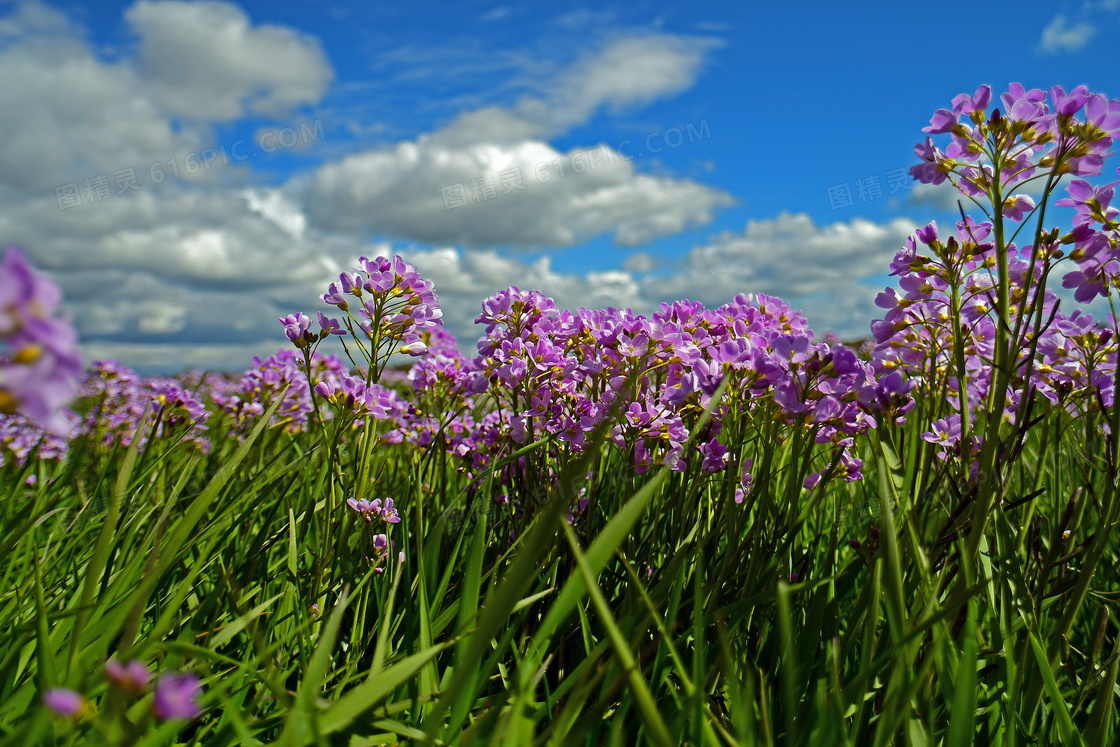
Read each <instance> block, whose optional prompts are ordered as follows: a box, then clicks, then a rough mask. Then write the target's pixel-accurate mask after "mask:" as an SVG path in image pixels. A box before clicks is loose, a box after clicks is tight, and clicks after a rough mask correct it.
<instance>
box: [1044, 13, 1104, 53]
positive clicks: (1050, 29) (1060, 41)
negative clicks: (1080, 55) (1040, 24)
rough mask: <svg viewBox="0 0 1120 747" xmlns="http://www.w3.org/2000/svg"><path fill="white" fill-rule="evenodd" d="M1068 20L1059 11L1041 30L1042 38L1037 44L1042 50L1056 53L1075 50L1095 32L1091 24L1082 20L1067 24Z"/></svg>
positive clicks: (1085, 42) (1082, 45)
mask: <svg viewBox="0 0 1120 747" xmlns="http://www.w3.org/2000/svg"><path fill="white" fill-rule="evenodd" d="M1067 24H1068V20H1067V19H1066V17H1065V16H1064V15H1062V14H1061V13H1059V14H1058V15H1056V16H1054V20H1052V21H1050V23H1049V24H1048V25H1047V26H1046V28H1045V29H1043V30H1042V39H1041V41H1040V42H1039V45H1040V47H1041V49H1042V51H1043V52H1048V53H1051V54H1056V53H1058V52H1076V51H1077V50H1079V49H1081V48H1082V47H1084V46H1085V45H1086V44H1088V43H1089V40H1090V39H1092V38H1093V35H1094V34H1095V33H1096V29H1095V28H1094V27H1093V25H1092V24H1090V23H1086V22H1084V21H1082V22H1078V23H1075V24H1073V25H1067Z"/></svg>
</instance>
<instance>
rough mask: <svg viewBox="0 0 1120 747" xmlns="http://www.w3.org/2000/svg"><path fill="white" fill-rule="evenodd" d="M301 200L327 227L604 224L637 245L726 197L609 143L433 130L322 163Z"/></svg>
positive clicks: (709, 213) (567, 240)
mask: <svg viewBox="0 0 1120 747" xmlns="http://www.w3.org/2000/svg"><path fill="white" fill-rule="evenodd" d="M577 171H581V172H582V173H577ZM306 200H307V205H308V209H309V213H310V216H311V218H312V220H313V221H314V222H316V223H317V224H318V225H319V226H321V227H322V228H324V229H330V230H343V231H357V232H363V233H367V234H371V235H373V234H387V235H392V236H396V237H399V238H406V239H411V240H414V241H422V242H426V243H431V244H443V243H453V244H461V245H464V246H471V247H480V246H508V247H517V248H532V247H540V246H559V247H563V246H571V245H573V244H576V243H579V242H581V241H584V240H586V239H589V238H592V237H594V236H598V235H601V234H610V235H613V236H614V238H615V240H616V241H617V242H618V243H620V244H623V245H627V246H633V245H637V244H641V243H644V242H647V241H650V240H652V239H655V238H658V237H661V236H666V235H670V234H674V233H678V232H680V231H682V230H684V229H686V228H690V227H693V226H697V225H704V224H706V223H708V222H710V221H711V220H712V218H713V215H714V213H715V211H716V210H717V209H719V208H721V207H724V206H727V205H731V204H733V200H732V198H731V197H730V196H729V195H727V194H726V193H724V192H721V191H719V190H715V189H712V188H710V187H706V186H704V185H701V184H698V183H696V182H693V181H690V180H683V179H672V178H666V177H654V176H650V175H646V174H640V173H637V171H636V170H635V168H634V166H633V163H632V162H630V161H628V160H626V159H625V158H624V157H623V155H622V154H620V153H618V152H616V151H614V150H613V149H612V148H610V147H609V146H606V145H602V146H598V147H596V148H592V149H573V150H570V151H568V152H567V153H561V152H559V151H557V150H555V149H554V148H552V146H550V145H548V144H547V143H543V142H540V141H534V140H528V141H524V142H521V143H517V144H512V145H496V144H476V145H474V146H471V147H462V148H451V147H446V146H443V145H441V144H440V142H439V141H438V140H437V139H435V138H420V139H419V140H417V141H415V142H407V143H401V144H399V145H397V146H395V147H393V148H385V149H380V150H376V151H371V152H366V153H361V154H356V155H353V156H348V157H347V158H345V159H343V160H341V161H339V162H337V163H333V164H328V165H327V166H324V167H322V168H320V169H319V170H318V172H317V173H316V174H315V177H314V179H313V180H312V182H311V184H310V188H309V189H308V190H307V195H306Z"/></svg>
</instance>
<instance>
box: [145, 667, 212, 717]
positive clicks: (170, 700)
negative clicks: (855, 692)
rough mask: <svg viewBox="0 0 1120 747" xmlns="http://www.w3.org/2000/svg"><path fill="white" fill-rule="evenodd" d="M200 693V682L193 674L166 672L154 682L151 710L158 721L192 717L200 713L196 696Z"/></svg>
mask: <svg viewBox="0 0 1120 747" xmlns="http://www.w3.org/2000/svg"><path fill="white" fill-rule="evenodd" d="M201 694H202V684H201V683H200V682H199V680H198V677H195V676H194V675H193V674H180V673H178V672H166V673H164V674H163V675H161V676H160V678H159V682H157V683H156V692H155V697H154V699H153V700H152V711H153V712H154V713H155V715H156V718H158V719H159V720H160V721H170V720H171V719H180V718H182V719H193V718H198V717H199V716H201V715H202V709H201V708H200V707H199V705H198V696H199V695H201Z"/></svg>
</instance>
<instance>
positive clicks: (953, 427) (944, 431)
mask: <svg viewBox="0 0 1120 747" xmlns="http://www.w3.org/2000/svg"><path fill="white" fill-rule="evenodd" d="M922 440H923V441H928V442H930V443H931V444H938V445H939V446H943V447H945V448H952V447H953V446H956V445H957V443H958V442H959V441H960V440H961V416H960V415H957V414H955V413H954V414H952V415H950V416H949V417H947V418H941V419H940V420H935V421H933V426H932V427H931V429H930V431H928V432H926V433H923V434H922Z"/></svg>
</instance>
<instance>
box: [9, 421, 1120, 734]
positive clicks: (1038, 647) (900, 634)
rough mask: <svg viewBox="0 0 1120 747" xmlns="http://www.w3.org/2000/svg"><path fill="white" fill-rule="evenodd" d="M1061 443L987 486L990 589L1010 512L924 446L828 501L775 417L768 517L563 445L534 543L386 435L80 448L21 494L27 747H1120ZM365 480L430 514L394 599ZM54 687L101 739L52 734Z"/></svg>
mask: <svg viewBox="0 0 1120 747" xmlns="http://www.w3.org/2000/svg"><path fill="white" fill-rule="evenodd" d="M1036 415H1037V417H1038V418H1040V420H1039V421H1038V422H1037V423H1035V424H1034V425H1032V427H1031V428H1030V429H1029V431H1024V432H1023V433H1016V432H1015V430H1014V429H1012V428H1010V427H1008V428H1007V429H1006V433H1005V434H1004V435H1005V438H1006V440H1007V443H1008V444H1014V443H1015V442H1016V440H1017V438H1019V437H1020V436H1021V439H1019V440H1021V441H1022V451H1021V453H1019V454H1017V455H1016V456H1015V458H1014V459H1006V460H1004V461H1003V462H1002V467H1001V472H1000V474H999V475H998V476H986V475H981V476H980V482H981V483H982V482H983V481H984V480H986V479H993V480H996V482H997V485H998V488H997V490H996V495H997V496H998V498H999V500H996V501H993V503H992V506H991V509H990V511H989V512H988V514H987V522H986V524H985V525H984V529H983V532H982V537H981V538H980V539H979V543H978V547H979V555H978V558H977V561H976V562H975V563H974V564H970V563H962V562H961V558H962V557H967V547H966V541H967V540H968V538H969V536H970V526H971V522H973V521H975V518H974V516H975V514H974V505H975V500H976V494H977V486H969V485H968V484H962V483H961V482H960V481H959V480H957V479H956V478H955V476H954V474H952V473H951V472H950V471H949V470H947V469H944V468H943V467H942V463H941V462H940V461H939V460H938V459H937V458H936V457H935V456H934V452H935V448H934V447H932V446H931V445H929V444H926V443H925V442H923V441H921V440H920V439H919V438H918V433H919V432H920V430H921V429H920V428H918V427H916V426H903V427H897V426H892V427H883V428H881V429H879V430H878V431H876V432H873V433H872V434H871V436H869V437H865V438H863V439H862V440H861V441H860V442H858V444H859V447H860V449H861V455H862V457H863V459H864V463H865V469H864V471H865V476H866V477H865V479H864V480H863V481H862V482H853V483H844V482H841V481H838V480H831V481H828V483H827V492H826V493H825V494H823V495H822V493H821V491H818V492H817V493H814V494H813V495H812V497H810V494H809V492H808V491H805V490H803V489H802V487H801V483H802V481H803V480H804V477H805V475H806V474H808V472H810V471H819V472H822V473H824V472H826V471H827V470H828V468H829V465H830V463H831V458H830V454H831V452H830V450H829V449H828V448H827V446H817V445H815V444H814V443H813V442H812V439H811V438H808V437H805V438H799V437H794V438H788V437H784V436H776V435H775V434H776V431H775V430H774V429H773V428H772V427H771V425H770V423H771V422H772V421H767V420H766V418H765V417H763V416H762V415H759V414H757V413H756V414H753V415H752V414H744V416H743V418H742V421H741V422H740V423H739V424H738V425H737V426H736V428H735V429H734V434H735V435H734V439H735V440H734V442H733V443H730V444H729V445H730V446H731V448H732V450H733V451H734V452H735V453H740V449H745V450H746V451H745V452H744V453H748V454H754V458H755V463H756V464H758V465H760V468H759V470H758V472H757V474H756V486H757V487H756V489H755V490H754V491H753V492H752V493H751V494H749V495H748V496H747V499H746V500H745V501H744V502H743V503H742V504H737V503H736V502H735V501H734V499H733V497H734V487H735V482H736V480H735V478H736V476H734V475H723V474H721V475H714V476H711V475H707V474H706V473H704V472H702V471H700V470H699V468H698V467H696V466H693V467H691V468H690V470H689V471H687V472H685V473H674V472H669V471H667V470H660V471H653V472H651V473H648V474H646V475H636V474H634V471H633V468H632V455H628V454H625V453H623V452H621V451H620V450H618V449H617V448H615V447H613V446H611V445H609V444H607V443H605V442H603V440H602V439H601V436H602V434H600V438H599V439H597V440H595V441H593V442H592V443H591V444H590V445H589V447H588V448H587V449H585V450H584V452H583V453H582V454H569V453H567V452H566V451H565V450H564V449H563V448H561V447H560V446H558V445H557V444H553V443H550V442H548V441H547V440H543V441H539V442H537V443H535V444H530V445H528V446H526V447H525V448H523V449H522V451H521V453H520V454H519V456H525V457H526V466H525V468H524V470H517V471H516V475H515V478H514V479H515V482H514V490H513V492H512V493H511V495H513V496H514V498H515V499H516V500H517V501H520V503H521V504H522V506H523V507H531V509H532V510H525V511H523V512H522V513H521V515H517V514H516V513H515V512H514V511H513V509H512V508H511V507H509V506H507V507H504V508H493V506H495V505H496V504H495V503H494V501H495V498H496V497H497V495H498V494H499V493H500V492H510V488H509V487H508V486H505V487H502V486H500V485H498V484H497V482H496V481H495V480H494V479H491V476H488V475H485V474H484V475H481V476H478V475H476V478H477V479H476V480H475V482H474V487H473V488H472V487H470V486H469V485H468V480H467V478H466V477H465V476H464V474H462V473H460V472H459V471H458V470H457V469H456V466H455V464H454V463H452V462H450V461H449V460H448V459H446V458H443V457H442V456H441V455H440V453H439V449H438V448H433V449H430V450H422V449H419V448H416V447H412V446H408V445H406V444H402V445H391V444H383V443H381V442H380V439H379V438H377V436H376V433H370V432H366V431H362V430H358V431H347V432H345V433H342V434H341V437H340V439H339V441H338V444H339V448H338V449H332V448H331V443H330V441H329V440H324V439H323V438H322V437H321V435H320V434H322V433H326V432H325V431H319V430H318V429H317V428H312V429H311V431H310V432H309V433H304V434H295V435H293V434H289V433H287V432H285V431H283V430H282V429H279V428H270V427H266V426H265V425H264V424H265V423H266V422H267V420H268V418H267V417H266V418H263V419H261V420H260V424H258V426H257V427H256V428H255V429H254V430H253V431H252V433H251V434H250V435H249V436H248V437H247V438H245V440H244V441H243V442H240V443H239V442H238V441H237V440H235V439H230V438H224V437H223V435H222V427H223V426H222V424H221V422H220V421H216V422H215V423H214V424H213V426H212V428H211V432H210V434H209V435H210V437H211V439H212V441H213V443H214V449H213V451H212V453H210V454H209V455H203V454H201V453H200V452H199V451H198V450H197V448H196V447H195V446H193V445H191V444H190V443H185V442H184V443H176V442H175V441H174V439H166V438H165V439H156V440H153V441H152V442H151V443H152V445H151V447H150V448H149V449H147V451H146V452H141V451H140V450H139V449H137V448H135V447H133V448H131V449H116V450H108V451H107V450H105V449H102V448H99V447H98V446H96V445H95V444H94V443H91V442H83V441H79V442H77V443H75V444H74V445H73V446H72V450H71V453H70V455H69V456H68V458H67V459H66V460H64V461H63V462H61V463H55V462H40V461H37V460H32V461H31V462H29V463H28V465H27V466H26V467H23V468H18V467H16V466H14V465H13V464H8V465H7V466H4V467H2V468H0V469H2V472H0V474H2V475H3V482H2V484H3V485H4V486H5V487H4V493H5V494H4V496H3V502H2V504H0V569H2V572H3V584H2V585H0V630H3V631H4V632H3V634H0V741H2V742H3V743H5V744H11V745H24V744H105V743H107V744H172V743H178V744H208V745H209V744H214V745H222V744H227V745H242V744H268V743H278V744H284V745H312V744H315V745H355V746H356V745H372V744H393V743H417V744H419V743H424V742H428V743H433V744H461V745H466V744H540V745H545V744H586V745H594V744H635V743H651V744H691V745H700V744H743V745H755V744H767V745H768V744H775V745H777V744H782V745H832V744H836V745H841V744H843V745H864V744H875V745H888V744H907V745H960V744H968V743H970V742H973V743H976V744H1000V745H1028V744H1055V745H1065V744H1079V743H1082V744H1086V745H1104V744H1113V743H1115V741H1114V740H1115V739H1116V732H1117V730H1116V724H1117V715H1116V714H1117V711H1116V707H1115V702H1114V701H1115V698H1116V695H1117V669H1118V662H1120V635H1118V634H1117V631H1118V629H1120V625H1118V621H1117V618H1116V612H1115V607H1116V597H1117V594H1118V593H1120V576H1118V574H1117V573H1116V568H1117V567H1118V566H1120V556H1118V551H1120V547H1118V544H1120V543H1118V542H1117V533H1116V525H1117V522H1118V520H1120V501H1118V500H1117V485H1116V471H1115V469H1114V466H1113V465H1112V464H1111V462H1110V456H1109V455H1110V453H1111V450H1109V449H1107V448H1106V443H1105V442H1104V441H1103V440H1102V438H1101V436H1100V435H1099V434H1100V427H1099V425H1100V424H1099V422H1094V421H1092V420H1091V419H1089V420H1081V421H1074V420H1071V419H1070V417H1069V416H1068V415H1067V414H1065V413H1064V412H1062V411H1059V410H1042V409H1036ZM912 422H916V423H919V422H923V420H922V418H921V417H917V418H914V419H913V420H912ZM806 433H807V435H808V431H806ZM1093 433H1096V434H1098V435H1097V440H1096V441H1093V440H1085V434H1090V436H1091V434H1093ZM876 434H877V435H876ZM437 447H438V444H437ZM693 461H698V460H693ZM363 464H365V465H366V474H368V475H371V476H373V480H374V482H373V483H371V484H370V487H369V488H367V489H366V490H365V494H366V495H367V497H383V496H392V497H393V498H394V499H395V500H396V501H397V504H398V507H399V509H400V512H401V517H402V522H401V523H400V524H398V525H395V526H393V527H391V528H390V530H389V536H390V538H391V539H392V540H393V542H394V543H395V547H394V548H393V550H392V552H391V553H389V555H388V558H387V559H386V561H385V562H384V563H383V564H382V567H383V568H384V571H383V572H377V571H376V570H375V569H374V567H373V565H372V564H371V562H370V561H369V560H368V559H367V558H366V556H367V555H368V554H369V553H370V551H371V549H370V548H371V545H370V531H371V530H370V527H369V526H367V525H366V524H365V523H364V522H363V521H361V519H360V518H359V517H358V516H357V514H356V513H355V512H353V511H350V510H349V509H348V508H347V507H346V506H345V503H344V502H343V501H344V499H345V497H346V496H347V495H349V494H354V493H356V492H357V490H356V489H355V483H356V481H357V480H358V479H360V478H359V477H357V475H360V474H361V471H362V465H363ZM762 465H765V466H762ZM30 474H34V475H36V476H37V481H36V483H35V485H34V487H28V486H27V485H26V477H27V476H28V475H30ZM547 474H553V475H557V476H558V478H559V479H558V480H557V481H556V484H555V485H554V486H551V487H547V489H545V488H544V487H542V486H547V485H548V483H547V481H546V480H543V479H542V478H541V475H547ZM588 474H590V475H591V476H590V478H588V477H586V475H588ZM424 485H430V486H434V487H433V488H431V489H430V490H425V489H424V487H423V486H424ZM468 488H469V489H468ZM581 488H586V490H587V491H588V493H587V495H588V497H589V499H590V501H589V509H588V510H587V511H586V512H583V513H581V514H579V515H578V516H577V517H576V518H575V520H574V522H573V523H572V524H571V525H569V524H568V521H567V517H568V511H569V506H570V504H571V502H572V500H573V496H574V495H575V494H576V492H577V491H578V490H580V489H581ZM464 509H465V510H464ZM872 527H874V528H875V529H876V530H877V531H878V537H877V538H873V537H872V532H871V528H872ZM378 531H381V530H378ZM1067 532H1068V534H1067ZM853 539H855V540H859V543H860V544H859V546H858V548H853V547H852V546H851V545H850V543H849V541H850V540H853ZM398 551H403V552H404V553H405V560H404V562H403V563H400V562H399V561H398V560H397V553H398ZM794 574H796V575H794ZM315 604H318V605H319V609H320V610H321V614H315V613H314V612H313V610H312V605H315ZM112 656H116V657H118V658H119V659H121V660H122V661H123V660H127V659H132V658H137V659H140V660H142V661H144V662H145V663H147V664H149V665H150V666H151V668H152V669H153V670H158V671H164V670H183V671H191V672H194V673H196V674H198V675H199V676H200V677H201V678H202V680H203V683H204V688H205V690H204V695H203V699H202V705H203V706H204V707H205V709H206V712H205V714H204V715H203V717H201V718H200V719H198V720H195V721H190V722H187V721H172V722H168V723H165V724H160V723H157V722H156V721H155V720H154V719H153V718H152V716H151V700H152V695H151V693H150V692H149V693H147V694H145V695H142V696H134V695H130V694H127V693H124V692H122V691H120V690H118V689H115V688H113V687H112V686H110V684H109V683H108V682H107V680H106V678H105V677H104V675H103V664H104V662H105V661H106V660H107V659H108V658H110V657H112ZM52 687H68V688H72V689H75V690H77V691H79V692H81V693H83V694H84V695H85V696H86V698H87V699H88V701H89V702H90V704H91V707H92V709H93V711H94V712H93V714H91V715H88V716H86V717H84V718H80V719H66V718H63V717H60V716H56V715H54V714H52V713H50V712H49V711H47V709H46V708H44V707H42V706H41V705H40V699H41V696H42V693H43V692H44V691H45V690H46V689H48V688H52Z"/></svg>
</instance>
